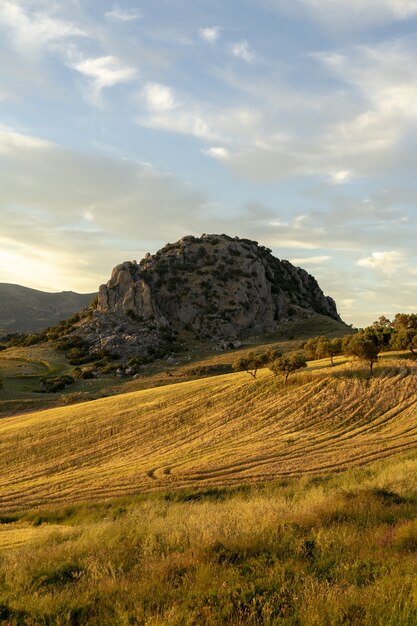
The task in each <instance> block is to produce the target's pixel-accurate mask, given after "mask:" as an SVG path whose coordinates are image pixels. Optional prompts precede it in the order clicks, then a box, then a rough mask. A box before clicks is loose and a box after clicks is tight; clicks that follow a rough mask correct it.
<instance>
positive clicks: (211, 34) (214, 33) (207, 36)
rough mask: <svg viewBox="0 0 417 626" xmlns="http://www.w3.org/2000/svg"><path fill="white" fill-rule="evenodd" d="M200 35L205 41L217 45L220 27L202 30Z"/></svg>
mask: <svg viewBox="0 0 417 626" xmlns="http://www.w3.org/2000/svg"><path fill="white" fill-rule="evenodd" d="M198 33H199V35H200V37H201V39H204V41H207V42H208V43H215V42H216V41H217V40H218V39H219V37H220V28H219V27H218V26H211V27H208V28H200V29H199V31H198Z"/></svg>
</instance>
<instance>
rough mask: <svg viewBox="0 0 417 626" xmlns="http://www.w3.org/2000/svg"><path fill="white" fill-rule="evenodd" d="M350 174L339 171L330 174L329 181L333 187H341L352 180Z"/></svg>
mask: <svg viewBox="0 0 417 626" xmlns="http://www.w3.org/2000/svg"><path fill="white" fill-rule="evenodd" d="M352 174H353V172H352V171H351V170H340V171H338V172H334V174H331V179H332V181H333V182H334V184H335V185H341V184H343V183H346V182H348V181H349V180H350V179H351V178H352Z"/></svg>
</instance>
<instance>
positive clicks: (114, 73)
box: [69, 56, 137, 104]
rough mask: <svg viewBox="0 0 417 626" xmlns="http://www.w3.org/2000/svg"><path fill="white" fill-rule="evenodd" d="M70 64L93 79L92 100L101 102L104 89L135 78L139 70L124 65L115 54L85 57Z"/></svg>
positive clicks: (96, 102) (95, 102)
mask: <svg viewBox="0 0 417 626" xmlns="http://www.w3.org/2000/svg"><path fill="white" fill-rule="evenodd" d="M69 66H70V67H71V68H72V69H74V70H76V71H77V72H79V73H80V74H82V75H83V76H85V77H86V78H89V79H91V81H92V93H91V96H92V101H93V103H94V104H99V103H100V94H101V91H102V89H104V88H108V87H114V86H115V85H118V84H120V83H127V82H130V81H132V80H135V78H136V77H137V70H136V69H135V68H134V67H129V66H128V65H124V64H123V63H122V62H121V61H120V60H119V59H117V58H116V57H114V56H103V57H96V58H90V59H84V60H82V61H78V62H75V63H70V64H69Z"/></svg>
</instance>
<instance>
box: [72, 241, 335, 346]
mask: <svg viewBox="0 0 417 626" xmlns="http://www.w3.org/2000/svg"><path fill="white" fill-rule="evenodd" d="M315 314H320V315H323V316H325V317H329V318H332V319H334V320H336V321H338V322H341V319H340V317H339V314H338V312H337V309H336V304H335V302H334V301H333V300H332V298H330V297H328V296H325V295H324V294H323V292H322V290H321V289H320V287H319V285H318V283H317V281H316V279H315V278H314V277H313V276H311V275H310V274H308V273H307V272H306V271H305V270H303V269H301V268H299V267H295V266H293V265H292V264H291V263H289V262H288V261H285V260H279V259H277V258H276V257H274V256H273V255H272V253H271V250H269V249H268V248H265V247H264V246H261V245H259V244H258V242H256V241H251V240H249V239H239V237H233V238H232V237H229V236H228V235H207V234H204V235H202V236H201V237H193V236H186V237H183V238H182V239H180V240H179V241H177V242H176V243H174V244H167V245H166V246H164V247H163V248H162V249H161V250H159V251H158V252H156V254H154V255H151V254H149V253H148V254H146V256H145V258H144V259H142V260H141V261H140V263H137V262H136V261H126V262H124V263H122V264H120V265H118V266H116V267H115V268H114V270H113V272H112V276H111V278H110V280H109V281H108V283H107V284H106V285H101V287H100V289H99V295H98V304H97V309H96V310H95V311H92V312H91V316H90V317H86V318H84V319H83V320H82V321H81V322H80V323H79V324H78V326H77V327H76V328H75V329H74V332H75V333H77V334H78V335H81V336H82V337H83V338H84V339H85V340H86V341H87V343H88V344H89V345H90V346H91V348H92V349H93V350H103V349H105V350H108V351H110V352H115V353H117V354H121V355H122V356H123V357H124V358H127V357H129V356H132V357H135V356H144V357H145V358H149V357H150V358H154V357H155V356H158V355H163V354H165V353H166V352H170V351H171V349H170V344H172V342H173V341H175V340H176V337H177V335H178V334H179V333H181V332H183V331H189V332H191V333H192V334H193V335H194V337H196V338H198V339H200V340H202V341H206V342H220V343H221V344H226V345H227V344H232V345H233V344H234V343H236V341H237V340H241V339H242V338H247V337H250V336H254V335H259V334H265V333H270V332H274V331H278V330H279V329H280V328H281V327H282V326H283V325H285V324H288V323H289V322H294V321H299V320H307V319H308V318H309V317H311V316H313V315H315Z"/></svg>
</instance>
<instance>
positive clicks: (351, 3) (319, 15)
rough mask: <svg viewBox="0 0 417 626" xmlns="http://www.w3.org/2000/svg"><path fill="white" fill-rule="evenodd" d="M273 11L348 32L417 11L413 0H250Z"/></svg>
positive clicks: (411, 15) (409, 15)
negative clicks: (310, 19)
mask: <svg viewBox="0 0 417 626" xmlns="http://www.w3.org/2000/svg"><path fill="white" fill-rule="evenodd" d="M260 3H261V4H262V5H263V7H264V8H267V9H269V10H271V11H272V12H274V13H278V14H279V15H280V14H289V15H291V16H292V17H294V18H299V16H300V14H302V15H303V17H309V18H312V19H315V20H317V21H319V22H321V23H323V24H325V25H327V26H328V27H329V28H332V29H334V28H337V29H338V30H339V32H340V31H342V30H345V31H348V32H350V33H351V31H352V29H353V28H354V29H356V30H364V29H366V28H369V27H375V26H378V25H381V24H386V23H390V22H392V21H393V20H398V21H403V20H407V19H410V18H412V17H414V16H415V15H417V5H416V1H415V0H343V1H342V0H292V1H291V2H288V1H287V0H252V4H253V5H255V6H256V8H257V9H259V4H260Z"/></svg>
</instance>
